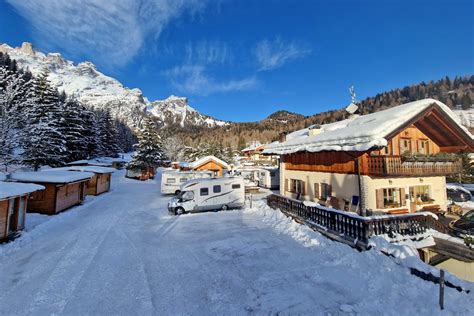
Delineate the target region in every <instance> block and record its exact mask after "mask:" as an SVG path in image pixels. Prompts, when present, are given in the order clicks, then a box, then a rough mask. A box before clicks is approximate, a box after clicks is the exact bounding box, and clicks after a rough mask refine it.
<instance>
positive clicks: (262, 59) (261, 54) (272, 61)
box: [254, 37, 311, 71]
mask: <svg viewBox="0 0 474 316" xmlns="http://www.w3.org/2000/svg"><path fill="white" fill-rule="evenodd" d="M254 53H255V56H256V57H257V62H258V64H259V70H260V71H264V70H271V69H276V68H280V67H281V66H283V65H284V64H286V63H287V62H289V61H291V60H295V59H298V58H302V57H305V56H307V55H308V54H310V53H311V49H309V47H308V45H305V44H303V43H297V42H295V41H291V42H285V41H283V40H282V39H281V38H279V37H277V38H276V39H275V40H272V41H269V40H263V41H261V42H259V43H257V45H256V47H255V51H254Z"/></svg>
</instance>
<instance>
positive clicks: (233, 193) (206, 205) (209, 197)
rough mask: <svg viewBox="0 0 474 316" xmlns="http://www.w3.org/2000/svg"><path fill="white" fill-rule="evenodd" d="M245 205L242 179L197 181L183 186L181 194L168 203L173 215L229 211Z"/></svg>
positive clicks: (225, 178) (227, 178) (226, 178)
mask: <svg viewBox="0 0 474 316" xmlns="http://www.w3.org/2000/svg"><path fill="white" fill-rule="evenodd" d="M244 204H245V188H244V180H243V179H242V178H240V177H223V178H213V179H195V180H191V181H188V182H187V183H186V184H184V185H182V186H181V192H180V193H179V194H178V195H177V196H175V197H174V198H172V199H171V201H170V202H169V203H168V211H169V212H170V213H171V214H175V215H180V214H183V213H185V212H201V211H209V210H227V209H231V208H240V207H243V206H244Z"/></svg>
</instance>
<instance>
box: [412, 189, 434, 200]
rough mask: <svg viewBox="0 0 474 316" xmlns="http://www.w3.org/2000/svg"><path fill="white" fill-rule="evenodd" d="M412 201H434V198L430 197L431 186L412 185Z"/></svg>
mask: <svg viewBox="0 0 474 316" xmlns="http://www.w3.org/2000/svg"><path fill="white" fill-rule="evenodd" d="M410 201H411V202H414V203H416V204H425V203H431V202H433V201H434V200H433V199H432V198H431V197H430V187H429V186H428V185H417V186H414V187H410Z"/></svg>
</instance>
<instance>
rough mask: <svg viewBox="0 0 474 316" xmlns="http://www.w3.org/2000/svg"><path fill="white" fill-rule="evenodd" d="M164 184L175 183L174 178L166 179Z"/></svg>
mask: <svg viewBox="0 0 474 316" xmlns="http://www.w3.org/2000/svg"><path fill="white" fill-rule="evenodd" d="M166 183H176V179H175V178H168V179H166Z"/></svg>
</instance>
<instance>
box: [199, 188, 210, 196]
mask: <svg viewBox="0 0 474 316" xmlns="http://www.w3.org/2000/svg"><path fill="white" fill-rule="evenodd" d="M200 194H201V196H206V195H209V188H201V192H200Z"/></svg>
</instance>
